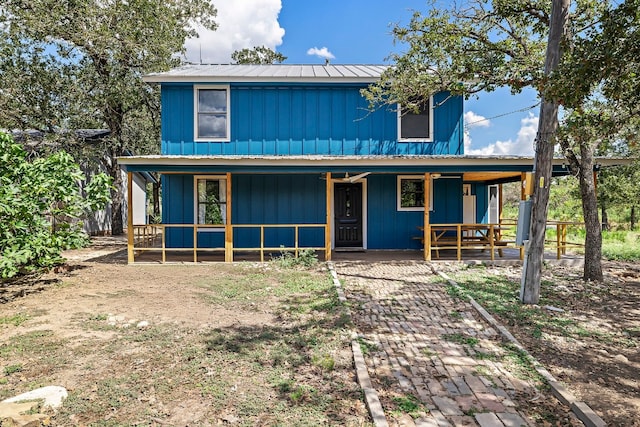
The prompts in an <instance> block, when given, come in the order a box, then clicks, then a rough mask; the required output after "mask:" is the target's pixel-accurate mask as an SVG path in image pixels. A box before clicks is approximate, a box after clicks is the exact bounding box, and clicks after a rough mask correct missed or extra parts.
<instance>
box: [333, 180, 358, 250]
mask: <svg viewBox="0 0 640 427" xmlns="http://www.w3.org/2000/svg"><path fill="white" fill-rule="evenodd" d="M333 208H334V209H333V210H334V222H335V224H334V225H335V247H336V248H362V245H363V243H362V183H360V182H357V183H336V184H335V187H334V200H333Z"/></svg>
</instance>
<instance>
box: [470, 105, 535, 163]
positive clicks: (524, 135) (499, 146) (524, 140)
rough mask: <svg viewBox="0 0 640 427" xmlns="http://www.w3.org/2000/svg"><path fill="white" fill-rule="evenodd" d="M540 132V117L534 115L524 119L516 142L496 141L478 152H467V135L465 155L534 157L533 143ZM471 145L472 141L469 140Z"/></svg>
mask: <svg viewBox="0 0 640 427" xmlns="http://www.w3.org/2000/svg"><path fill="white" fill-rule="evenodd" d="M537 132H538V117H536V116H534V115H533V113H529V115H528V116H527V117H525V118H523V119H522V120H521V121H520V130H519V131H518V135H517V137H516V139H515V141H514V140H512V139H508V140H506V141H496V142H495V143H494V144H490V145H488V146H486V147H483V148H479V149H477V150H471V149H470V150H467V147H468V146H469V145H467V139H468V138H467V135H466V134H465V139H464V143H465V154H470V155H474V156H490V155H499V156H505V155H513V156H532V155H533V142H534V140H535V138H536V133H537ZM468 142H469V144H470V143H471V139H470V138H469V139H468Z"/></svg>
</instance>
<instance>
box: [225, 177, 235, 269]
mask: <svg viewBox="0 0 640 427" xmlns="http://www.w3.org/2000/svg"><path fill="white" fill-rule="evenodd" d="M226 211H227V221H226V223H225V225H224V262H233V226H232V225H231V212H232V211H233V210H232V209H231V172H227V205H226Z"/></svg>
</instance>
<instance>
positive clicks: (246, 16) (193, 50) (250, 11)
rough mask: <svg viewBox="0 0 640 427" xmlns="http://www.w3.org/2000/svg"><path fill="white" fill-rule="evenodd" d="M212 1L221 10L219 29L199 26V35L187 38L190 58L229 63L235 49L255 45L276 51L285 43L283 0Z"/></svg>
mask: <svg viewBox="0 0 640 427" xmlns="http://www.w3.org/2000/svg"><path fill="white" fill-rule="evenodd" d="M213 4H214V6H215V7H216V9H217V10H218V15H217V16H216V18H215V21H216V23H217V24H218V29H217V30H216V31H208V30H202V29H199V31H198V32H199V34H200V37H199V38H194V39H189V40H187V41H186V43H185V47H186V49H187V53H186V60H187V61H189V62H194V63H199V62H201V60H202V63H205V64H206V63H214V64H220V63H229V62H231V54H232V53H233V52H234V51H236V50H239V49H244V48H253V47H255V46H266V47H268V48H270V49H274V50H275V49H276V46H279V45H281V44H282V37H283V36H284V28H281V27H280V23H279V22H278V14H279V13H280V10H281V9H282V1H281V0H242V1H237V0H215V1H214V2H213Z"/></svg>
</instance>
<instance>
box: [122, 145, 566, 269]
mask: <svg viewBox="0 0 640 427" xmlns="http://www.w3.org/2000/svg"><path fill="white" fill-rule="evenodd" d="M119 163H120V164H121V165H122V166H123V167H124V168H125V169H126V171H127V174H128V191H129V192H131V191H132V173H133V172H138V171H146V172H157V173H160V174H162V175H165V176H169V177H170V176H176V175H180V176H187V177H192V176H193V177H197V176H202V175H205V174H207V175H210V174H215V175H216V176H217V177H219V184H220V186H223V187H224V190H219V191H221V192H222V191H223V193H220V194H224V203H223V204H221V205H220V206H221V210H222V212H221V213H220V216H219V219H220V220H219V221H218V222H207V221H204V222H203V221H202V220H198V221H196V220H195V218H193V217H191V221H184V220H182V221H172V222H169V221H166V222H164V221H163V223H161V224H151V225H147V224H135V223H133V216H132V215H129V216H128V217H129V218H130V220H129V223H128V224H127V225H128V230H130V232H129V233H128V242H127V255H128V256H127V259H128V262H129V263H135V262H159V263H165V262H173V261H177V262H194V263H197V262H236V261H244V260H255V261H266V260H269V259H271V258H273V257H274V256H277V255H278V254H282V253H285V252H286V253H291V254H293V255H294V256H298V255H300V253H301V252H302V251H314V252H315V253H317V254H318V257H319V259H322V260H331V259H334V258H335V259H339V258H343V257H350V256H357V254H362V253H367V254H374V253H375V254H378V256H381V254H383V253H385V252H387V253H388V254H394V255H391V256H395V255H396V254H397V255H398V256H401V257H402V259H413V258H416V259H422V260H431V259H442V260H446V259H450V258H452V257H453V259H456V260H462V259H471V258H473V259H480V258H481V257H485V256H486V257H488V259H489V260H491V261H496V260H497V259H503V258H504V259H506V258H507V257H509V258H511V257H513V258H515V259H522V254H523V252H522V248H521V247H517V246H516V245H515V240H514V237H513V236H514V235H515V233H513V232H512V231H513V230H515V228H514V227H515V226H516V224H515V223H513V222H510V223H506V222H503V220H502V210H501V200H502V197H501V196H500V195H498V197H497V200H499V201H500V203H499V205H498V209H499V210H498V214H497V216H496V215H494V218H487V220H488V221H487V222H480V221H477V220H476V217H477V216H476V217H474V218H473V220H472V221H466V220H463V218H462V216H461V214H460V216H459V217H457V218H454V219H456V220H455V221H451V222H449V221H446V222H445V221H442V218H443V217H442V211H443V209H441V210H440V211H439V212H440V217H437V218H434V211H433V210H432V209H433V207H432V204H433V199H432V197H433V183H434V180H440V179H444V178H455V179H456V180H457V181H456V182H461V183H463V186H464V185H472V184H477V185H479V186H487V185H493V186H495V187H496V188H497V189H498V191H499V192H501V188H502V186H501V184H502V183H505V182H513V181H520V182H521V184H522V185H521V188H522V199H523V200H524V199H525V198H526V197H527V195H528V188H530V184H531V181H532V179H531V176H530V174H528V172H527V171H528V170H530V169H531V165H532V159H531V158H527V157H467V156H464V157H461V156H389V157H383V156H375V157H373V156H372V157H362V156H352V157H348V156H347V157H345V156H341V157H330V156H299V157H291V156H288V157H284V156H268V157H264V156H260V157H246V156H237V157H236V156H220V157H212V156H140V157H123V158H120V159H119ZM272 174H280V175H290V176H294V178H293V181H296V179H297V178H295V177H296V176H301V177H302V176H305V177H307V179H308V176H309V175H312V176H315V178H313V179H314V180H316V181H318V182H317V183H316V184H314V191H316V196H315V197H316V205H315V208H314V209H315V211H316V212H315V216H314V217H315V218H316V220H315V221H308V220H304V221H268V222H256V221H249V222H244V221H241V220H238V218H240V217H241V215H240V213H239V211H242V210H246V209H247V208H246V206H247V204H246V199H247V198H248V197H249V196H247V195H242V197H240V196H241V194H240V193H239V192H240V189H239V188H235V187H237V185H236V186H235V187H234V184H233V183H234V182H236V183H238V182H239V180H241V181H242V182H244V181H246V180H248V179H253V180H255V179H266V178H267V177H269V176H270V175H272ZM401 174H404V175H401ZM407 174H410V176H412V177H414V178H415V177H419V178H420V180H421V181H422V182H423V183H424V187H423V189H422V193H421V197H423V200H422V201H421V203H420V206H421V207H420V208H419V209H414V210H413V212H410V213H408V214H407V215H409V214H410V215H412V218H413V219H414V220H415V221H414V222H412V223H411V224H400V225H402V226H403V227H404V228H401V227H400V225H398V224H396V228H397V229H398V230H402V233H401V234H402V235H401V236H394V238H398V239H406V240H407V241H408V242H409V241H411V240H413V241H414V244H413V245H414V249H413V250H401V251H400V250H387V251H384V250H375V249H378V248H375V247H372V246H374V245H372V244H371V241H372V240H373V237H371V236H370V237H369V246H367V237H366V236H367V233H374V230H373V229H374V225H372V224H373V223H374V222H376V221H378V222H380V221H387V222H389V221H394V219H393V218H391V219H384V218H383V219H376V218H375V217H374V216H375V215H376V210H377V209H382V208H379V207H378V205H376V203H382V202H378V201H372V200H371V199H374V197H371V193H372V191H371V187H373V185H372V182H377V181H375V180H376V179H378V180H379V181H380V180H381V179H383V178H384V179H386V180H387V181H388V180H389V179H390V178H389V177H390V176H392V177H395V176H398V178H400V176H406V175H407ZM563 174H566V169H565V168H564V167H563V165H562V162H561V161H557V162H556V164H554V175H563ZM256 177H258V178H256ZM261 177H262V178H261ZM376 177H377V178H376ZM385 177H386V178H385ZM189 179H191V178H189ZM367 180H369V184H367ZM398 182H400V181H398ZM439 182H442V181H439ZM343 183H362V188H363V189H364V192H365V196H364V197H363V199H362V201H363V203H362V204H363V205H364V206H365V207H364V209H365V222H364V225H363V229H364V233H365V237H364V244H363V245H361V246H359V247H338V245H337V244H336V242H337V241H338V240H340V239H341V238H342V237H341V236H342V234H343V233H350V232H352V231H350V229H348V227H345V228H344V229H342V228H341V227H342V226H341V225H339V224H338V222H337V221H336V217H337V214H336V209H337V206H336V202H335V200H336V199H335V193H336V188H338V187H337V185H338V184H343ZM527 183H529V185H527ZM194 185H195V184H194ZM367 185H368V186H369V187H370V190H369V193H370V197H369V199H370V200H367V198H366V190H367ZM398 191H400V190H398ZM464 191H467V190H466V188H464V189H461V191H460V195H459V196H458V195H456V196H455V197H460V202H456V203H459V204H460V206H461V204H462V202H461V200H462V196H463V194H462V193H463V192H464ZM163 196H166V195H163ZM242 199H244V200H245V203H244V207H239V205H240V203H237V200H242ZM367 202H368V203H367ZM190 203H192V204H196V205H197V202H193V201H192V202H190ZM188 204H189V203H187V204H186V206H184V209H183V210H184V211H188V210H189V209H193V210H197V206H196V208H192V207H190V206H188ZM430 207H431V208H430ZM129 208H130V209H133V206H130V207H129ZM290 209H292V210H295V209H296V206H295V203H292V204H291V206H290ZM394 209H395V208H394ZM366 210H368V211H369V214H368V215H369V224H367V221H366ZM398 210H400V209H399V208H398ZM444 211H446V209H444ZM402 218H404V217H402ZM434 219H435V221H436V223H434ZM398 221H399V220H398V217H396V218H395V222H398ZM400 221H402V220H400ZM336 224H338V225H336ZM367 225H369V227H370V228H371V229H370V230H369V229H368V228H367ZM563 227H564V226H563ZM178 232H179V233H180V234H181V235H182V236H186V238H185V239H183V242H186V244H178V245H176V244H175V243H174V244H170V245H168V244H167V242H168V236H170V235H171V233H178ZM207 232H209V233H208V234H207ZM213 232H215V237H216V238H218V241H217V243H212V242H211V236H213V235H214V233H213ZM396 234H398V233H396ZM239 235H250V236H251V238H248V239H239V238H238V236H239ZM274 235H278V236H285V237H283V238H282V241H278V240H276V242H277V244H274V239H273V236H274ZM309 236H313V238H312V239H310V238H309ZM372 236H373V235H372ZM557 236H562V232H561V231H560V229H559V230H558V233H557ZM283 242H286V243H283ZM309 242H312V243H311V244H309ZM567 243H568V242H566V240H559V241H558V243H557V245H556V246H557V254H556V256H561V255H563V254H566V247H567ZM407 247H409V245H408V244H407ZM396 249H397V248H396ZM516 254H517V255H516Z"/></svg>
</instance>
